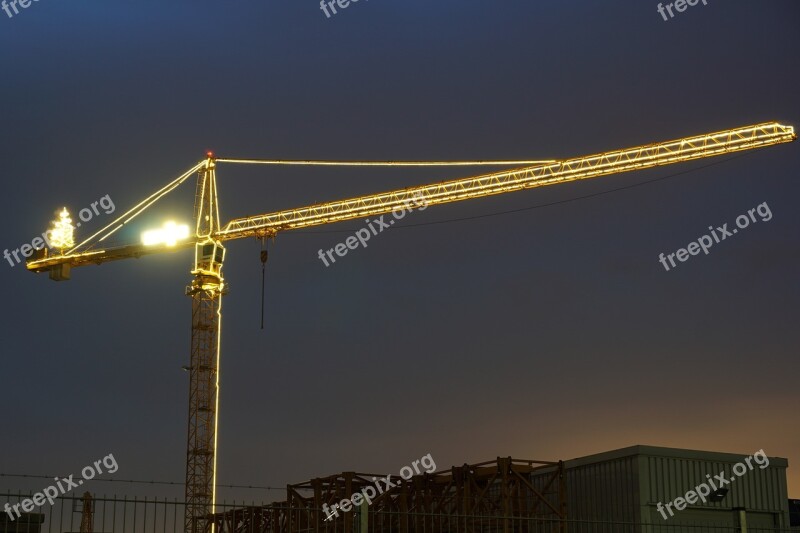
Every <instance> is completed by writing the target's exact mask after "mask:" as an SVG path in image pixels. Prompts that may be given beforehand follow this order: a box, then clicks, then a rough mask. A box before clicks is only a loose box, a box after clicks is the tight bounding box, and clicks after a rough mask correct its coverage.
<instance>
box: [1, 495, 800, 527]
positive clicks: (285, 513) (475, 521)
mask: <svg viewBox="0 0 800 533" xmlns="http://www.w3.org/2000/svg"><path fill="white" fill-rule="evenodd" d="M30 496H31V495H30V494H23V493H15V494H10V493H0V506H2V505H4V504H5V503H6V502H7V503H9V504H11V505H13V504H15V503H19V502H20V501H22V500H24V499H25V498H29V497H30ZM185 507H186V505H185V503H184V502H181V501H178V500H177V499H173V500H169V499H166V498H164V499H159V498H147V497H144V498H127V497H118V496H116V495H115V496H111V497H107V496H96V497H92V498H91V500H87V499H84V498H82V497H80V496H62V497H60V498H57V499H56V501H55V503H54V504H53V505H49V504H48V503H47V502H45V504H44V505H43V506H42V507H40V508H38V509H36V510H34V511H33V512H32V513H25V514H23V515H22V517H20V518H16V515H14V516H15V519H14V520H11V518H10V517H9V515H8V513H6V512H3V513H2V514H0V533H79V532H85V533H89V532H91V533H180V532H182V531H183V527H184V522H183V515H184V510H185ZM362 510H363V511H364V512H361V511H362ZM351 513H352V514H351V516H350V517H349V518H350V519H349V520H348V521H345V520H344V519H343V517H339V518H335V517H334V518H333V519H331V520H325V516H326V515H325V514H324V513H323V511H322V510H321V509H309V508H302V509H301V508H289V507H285V506H281V505H280V504H278V505H269V506H263V505H260V504H259V505H256V504H255V503H254V502H230V503H227V502H222V503H218V504H217V513H216V514H215V515H214V516H213V518H212V520H210V521H209V523H208V525H207V528H206V530H207V531H209V532H210V530H211V527H212V526H213V529H214V533H311V532H319V533H457V532H458V533H460V532H464V533H798V532H800V528H791V529H788V528H784V529H781V528H778V527H747V526H746V525H743V524H730V523H728V524H713V523H691V524H687V523H671V522H670V521H664V522H662V523H633V522H603V521H585V520H574V519H566V520H562V519H544V518H535V517H521V516H504V515H502V513H499V512H498V513H492V512H491V511H490V510H484V511H482V512H481V513H479V514H450V513H421V512H414V511H408V512H397V511H380V510H379V511H372V510H371V509H369V508H368V507H366V506H364V505H362V506H361V507H360V508H356V509H354V510H353V511H352V512H351ZM345 524H347V530H346V529H345ZM743 526H744V527H743Z"/></svg>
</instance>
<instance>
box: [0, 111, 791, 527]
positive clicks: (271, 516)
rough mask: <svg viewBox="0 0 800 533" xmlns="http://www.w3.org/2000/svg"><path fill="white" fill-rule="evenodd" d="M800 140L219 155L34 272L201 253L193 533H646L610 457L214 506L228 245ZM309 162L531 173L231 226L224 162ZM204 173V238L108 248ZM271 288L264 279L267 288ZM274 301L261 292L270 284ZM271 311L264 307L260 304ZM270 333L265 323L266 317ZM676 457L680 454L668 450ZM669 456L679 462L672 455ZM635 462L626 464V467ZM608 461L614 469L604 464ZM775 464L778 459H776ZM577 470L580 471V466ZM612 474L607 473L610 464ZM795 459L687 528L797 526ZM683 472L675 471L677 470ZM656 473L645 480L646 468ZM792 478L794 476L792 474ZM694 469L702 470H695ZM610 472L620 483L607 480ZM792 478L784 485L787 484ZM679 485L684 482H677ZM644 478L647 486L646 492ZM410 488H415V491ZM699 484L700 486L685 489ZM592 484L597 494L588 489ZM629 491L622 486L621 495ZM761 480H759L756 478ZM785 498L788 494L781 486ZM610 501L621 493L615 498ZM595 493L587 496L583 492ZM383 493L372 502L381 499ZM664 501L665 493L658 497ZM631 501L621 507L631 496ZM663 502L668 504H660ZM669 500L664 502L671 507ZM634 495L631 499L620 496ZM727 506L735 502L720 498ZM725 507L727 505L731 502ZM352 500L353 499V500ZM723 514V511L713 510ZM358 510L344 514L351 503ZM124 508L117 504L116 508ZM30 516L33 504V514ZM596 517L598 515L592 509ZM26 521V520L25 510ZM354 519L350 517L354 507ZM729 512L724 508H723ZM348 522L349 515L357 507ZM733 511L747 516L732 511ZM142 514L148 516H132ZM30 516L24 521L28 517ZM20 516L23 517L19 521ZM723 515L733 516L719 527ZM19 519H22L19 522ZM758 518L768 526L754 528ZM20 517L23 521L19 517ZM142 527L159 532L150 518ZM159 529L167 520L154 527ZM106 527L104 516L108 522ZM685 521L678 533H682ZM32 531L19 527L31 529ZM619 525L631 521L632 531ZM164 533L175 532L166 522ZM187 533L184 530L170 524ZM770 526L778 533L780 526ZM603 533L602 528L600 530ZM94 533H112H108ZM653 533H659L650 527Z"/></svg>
mask: <svg viewBox="0 0 800 533" xmlns="http://www.w3.org/2000/svg"><path fill="white" fill-rule="evenodd" d="M795 139H796V134H795V132H794V128H793V127H792V126H787V125H783V124H779V123H775V122H771V123H764V124H757V125H752V126H744V127H738V128H734V129H730V130H726V131H720V132H712V133H707V134H702V135H696V136H691V137H686V138H681V139H676V140H669V141H663V142H657V143H652V144H646V145H642V146H637V147H633V148H624V149H620V150H614V151H610V152H605V153H600V154H593V155H588V156H582V157H576V158H572V159H565V160H545V161H490V162H477V161H473V162H468V161H458V162H445V161H429V162H420V161H408V162H396V161H395V162H381V161H352V162H347V161H295V160H252V159H232V158H219V157H216V156H215V155H214V154H212V153H209V154H208V157H207V158H206V159H205V160H203V161H200V162H199V163H197V164H196V165H194V166H193V167H191V168H190V169H189V170H187V171H186V172H184V173H183V174H181V175H180V176H178V177H177V178H176V179H174V180H173V181H171V182H169V183H168V184H167V185H165V186H164V187H163V188H161V189H159V190H158V191H156V192H154V193H153V194H151V195H149V196H147V197H146V198H144V199H143V200H141V201H140V202H138V203H136V204H135V205H134V206H133V207H132V208H130V209H128V210H127V211H126V212H124V213H122V214H121V215H119V216H118V217H117V218H116V219H115V220H113V221H112V222H110V223H109V224H107V225H106V226H105V227H103V228H102V229H100V230H99V231H97V232H96V233H94V234H93V235H91V236H89V237H88V238H86V239H85V240H83V241H81V242H79V243H77V244H76V242H75V239H74V236H73V230H74V228H73V226H72V223H71V218H70V214H69V213H68V212H67V211H66V209H64V210H63V211H62V212H61V214H60V219H59V220H57V221H55V222H54V227H53V231H52V232H51V235H50V238H51V241H52V242H53V244H54V247H55V248H56V249H58V250H59V253H48V251H47V250H48V249H47V248H42V249H41V250H39V251H37V253H36V254H34V256H33V257H32V258H31V259H30V260H29V261H28V263H27V268H28V270H30V271H31V272H34V273H47V274H48V275H49V277H50V279H51V280H54V281H60V282H63V281H68V280H69V279H70V278H71V275H72V271H73V269H75V268H77V267H83V266H86V265H99V264H103V263H106V262H110V261H117V260H124V259H130V258H138V257H141V256H144V255H149V254H156V253H165V252H174V251H176V250H181V249H187V248H188V249H192V250H193V251H194V268H193V269H192V270H191V275H192V278H191V282H190V284H189V285H188V287H187V288H186V294H187V295H188V296H189V297H190V298H191V300H192V321H191V323H192V330H191V333H192V335H191V351H190V365H189V367H188V368H187V370H188V372H189V431H188V440H187V455H186V457H187V461H186V481H185V502H184V503H183V508H182V511H183V516H184V520H183V528H182V529H183V530H185V531H186V533H205V532H209V531H211V532H215V531H219V532H231V533H233V532H242V533H244V532H249V531H258V532H268V531H274V532H281V533H300V532H305V531H325V532H347V533H349V532H352V531H375V532H380V533H389V532H398V533H406V532H411V531H413V532H422V531H436V532H439V531H486V532H494V531H502V532H510V531H537V532H538V531H542V532H545V531H546V532H551V531H552V532H559V533H566V532H567V531H582V529H581V526H580V524H581V520H591V521H597V520H600V521H605V522H608V523H610V524H613V526H609V527H611V529H610V530H611V531H622V530H623V529H624V530H625V531H628V530H630V531H642V530H643V529H641V528H642V527H643V526H641V524H652V526H648V527H657V525H658V520H657V517H656V516H654V515H653V513H652V510H651V509H650V508H649V506H652V505H653V503H654V502H655V501H658V500H654V499H653V498H654V496H647V497H646V500H642V499H641V498H642V497H643V496H644V492H643V487H642V485H643V482H642V481H641V479H647V478H648V477H649V474H648V471H647V468H644V466H646V465H639V464H636V463H630V457H622V458H620V457H616V456H614V457H612V458H611V459H610V460H609V461H610V463H611V464H613V465H616V466H618V467H619V468H620V469H621V470H619V471H615V470H613V469H612V470H610V471H607V470H604V469H602V468H601V470H600V473H594V470H593V469H589V470H588V471H589V472H591V473H592V474H591V475H590V476H588V477H586V475H585V474H583V473H582V472H584V471H586V470H585V469H584V468H583V467H578V466H576V467H575V468H570V467H569V466H565V463H564V462H563V461H562V460H551V461H540V460H519V459H514V458H511V457H506V458H499V457H498V458H497V459H496V460H494V461H490V462H484V463H477V464H465V465H463V466H460V467H452V468H451V469H449V470H445V471H441V472H435V473H424V474H418V475H416V476H413V477H410V478H409V479H407V480H400V482H398V485H397V486H389V485H387V487H386V490H385V491H381V493H379V494H374V495H372V496H373V498H370V499H371V500H372V501H370V502H361V504H360V505H359V506H357V507H358V509H354V510H353V511H352V512H342V513H339V512H335V513H334V514H329V513H327V511H324V509H327V508H328V507H329V506H333V505H336V504H337V502H342V501H343V500H344V499H346V498H347V497H348V496H349V495H351V494H355V493H359V492H360V491H363V490H364V489H365V488H366V487H367V486H371V485H373V484H374V483H375V481H376V479H379V478H384V477H385V476H389V475H387V474H364V473H356V472H343V473H341V474H339V475H335V476H329V477H322V478H316V479H312V480H309V481H307V482H304V483H299V484H294V485H289V486H288V487H287V489H286V497H285V499H284V500H282V501H279V502H276V503H273V504H269V505H266V506H250V507H246V508H233V509H224V507H225V506H224V505H223V506H220V505H218V502H217V497H216V488H217V482H216V475H217V468H216V458H217V442H218V437H219V435H218V430H217V426H218V413H219V409H220V393H219V369H220V363H221V348H220V346H221V342H220V338H221V334H222V327H221V324H222V320H221V318H222V311H221V309H222V307H221V303H222V298H223V295H224V294H225V293H226V292H227V286H226V282H225V280H224V278H223V275H222V267H223V262H224V259H225V251H226V250H225V246H224V243H225V242H226V241H229V240H233V239H241V238H255V239H258V240H260V241H261V243H262V254H261V262H262V276H263V267H264V265H265V264H266V262H267V259H268V251H267V248H266V246H267V242H268V241H269V240H270V239H273V238H275V236H276V235H277V234H278V233H279V232H286V231H291V230H295V229H301V228H307V227H313V226H320V225H327V224H333V223H337V222H341V221H346V220H353V219H358V218H365V217H375V216H380V215H384V214H387V213H394V212H397V211H399V210H404V209H413V208H414V207H420V206H421V205H424V206H425V208H427V207H430V206H435V205H440V204H447V203H452V202H460V201H465V200H471V199H477V198H483V197H487V196H492V195H498V194H507V193H512V192H516V191H522V190H526V189H531V188H536V187H543V186H548V185H557V184H562V183H568V182H572V181H577V180H586V179H593V178H599V177H603V176H608V175H612V174H617V173H622V172H631V171H637V170H642V169H646V168H652V167H656V166H663V165H672V164H678V163H684V162H687V161H692V160H697V159H704V158H710V157H716V156H720V155H726V154H732V153H736V152H740V151H749V150H756V149H761V148H766V147H770V146H774V145H777V144H782V143H787V142H792V141H794V140H795ZM226 164H228V165H236V164H244V165H306V166H330V165H341V166H365V165H366V166H387V167H390V166H453V165H458V166H460V165H479V164H492V165H514V164H524V165H526V166H523V167H520V168H515V169H512V170H505V171H500V172H493V173H489V174H483V175H479V176H475V177H467V178H462V179H456V180H452V181H445V182H440V183H433V184H429V185H421V186H416V187H409V188H404V189H399V190H394V191H389V192H385V193H378V194H370V195H366V196H360V197H356V198H351V199H346V200H337V201H333V202H328V203H322V204H314V205H310V206H307V207H300V208H295V209H290V210H284V211H279V212H275V213H268V214H263V215H257V216H250V217H246V218H238V219H233V220H230V221H228V222H227V223H226V222H223V221H222V220H220V214H219V213H220V209H219V200H218V195H217V179H216V172H217V167H218V166H219V165H226ZM195 176H196V194H195V205H194V215H195V216H194V219H195V224H194V228H193V229H190V228H188V227H187V226H183V227H181V226H178V225H176V224H175V223H174V222H172V221H170V222H167V223H165V225H164V226H163V227H162V228H161V229H159V230H154V231H150V232H148V233H146V234H144V235H143V242H142V243H141V244H131V245H126V246H122V247H110V248H105V247H103V245H102V243H103V241H105V240H106V239H107V238H108V237H110V236H111V235H113V234H114V233H115V232H117V231H119V230H120V229H121V228H123V227H125V226H126V225H127V224H129V223H130V222H131V221H132V220H134V219H135V218H136V217H137V216H139V215H140V214H141V213H142V212H144V211H145V210H146V209H148V208H149V207H151V206H152V205H154V204H156V202H158V201H159V200H161V199H162V198H163V197H165V196H166V195H167V194H169V193H170V192H172V191H173V190H175V189H176V188H178V187H179V186H180V185H182V184H183V183H184V182H186V181H188V180H189V179H190V178H192V177H195ZM262 283H263V278H262ZM262 291H263V286H262ZM262 305H263V303H262ZM262 323H263V318H262ZM667 451H669V450H667ZM631 453H632V454H633V456H634V457H636V458H637V460H638V456H640V455H643V454H645V455H646V454H648V453H650V454H659V453H661V451H659V449H653V450H649V449H645V450H639V449H638V447H637V448H636V450H633V451H632V452H631ZM612 455H613V454H612ZM668 456H669V454H668ZM677 457H678V458H679V459H680V460H679V459H678V458H672V459H670V461H672V463H675V464H679V463H681V461H709V460H710V459H709V458H708V457H706V456H704V455H703V454H702V453H700V455H696V454H694V455H693V454H691V453H690V454H689V455H688V456H686V455H683V456H681V455H680V454H679V455H678V456H677ZM733 459H734V458H733V457H732V456H722V457H717V458H716V459H715V460H716V461H717V462H729V463H730V462H732V461H733ZM626 461H628V462H626ZM606 462H608V461H606ZM773 463H774V462H773ZM571 464H575V465H578V464H581V460H580V459H578V460H575V461H573V462H572V463H571ZM601 464H605V463H601ZM786 466H787V464H786V462H785V460H784V461H783V462H782V463H781V462H779V463H778V464H773V467H772V469H771V470H769V471H768V473H772V472H775V475H776V476H777V477H776V478H775V479H774V480H772V481H770V482H769V483H767V485H768V486H770V487H773V488H777V489H778V492H777V493H776V494H774V495H773V494H770V495H769V498H768V500H769V501H770V504H769V505H767V506H766V507H763V506H761V507H759V505H760V502H761V500H756V501H747V494H749V493H745V494H743V495H742V496H737V493H738V491H734V492H733V494H732V496H731V497H730V498H729V499H728V501H730V500H734V499H735V500H736V503H735V504H732V506H722V508H724V512H723V513H722V514H717V513H716V512H714V513H713V514H714V517H713V519H709V516H703V515H702V514H700V515H698V516H696V517H694V519H693V520H689V521H688V522H686V521H685V520H684V521H683V522H686V524H688V525H684V526H682V527H689V526H690V525H694V524H695V523H702V522H703V521H704V520H705V521H708V522H710V523H714V524H724V523H726V522H728V523H729V525H730V526H731V527H739V528H740V530H741V531H743V532H744V531H745V530H746V527H747V526H746V525H745V524H747V523H748V522H747V518H746V516H747V513H751V514H752V513H755V515H754V516H753V517H751V518H750V519H749V524H750V526H749V527H750V529H749V530H750V531H757V530H758V529H757V528H758V527H765V528H767V529H765V531H766V530H769V531H773V530H775V529H774V528H779V529H780V528H784V529H785V528H787V527H789V518H788V496H787V495H786V490H785V487H786V482H785V467H786ZM670 468H672V467H670ZM643 469H644V470H645V471H642V470H643ZM781 469H783V470H781ZM692 470H694V469H692ZM609 472H610V473H609ZM781 472H783V479H781V477H780V476H781ZM667 477H668V478H670V479H672V478H673V477H674V476H673V475H671V474H670V476H667ZM634 480H635V482H634ZM403 481H405V482H403ZM686 482H687V484H686V485H687V486H690V485H689V483H690V482H691V479H687V480H686ZM587 483H588V485H586V484H587ZM614 483H621V484H622V485H621V486H618V487H617V486H614ZM754 483H755V481H754ZM781 487H782V489H781ZM606 490H608V491H609V492H610V493H613V494H615V495H617V496H616V497H614V498H611V499H608V500H605V502H604V495H605V493H606ZM584 491H589V494H584ZM373 492H374V491H373ZM656 492H657V491H656ZM625 494H628V495H629V501H626V502H624V503H623V500H624V498H623V495H625ZM659 496H662V495H661V494H659ZM662 497H663V496H662ZM619 498H623V499H619ZM722 499H723V500H724V498H722ZM81 501H82V502H83V504H82V507H81V513H82V520H81V524H82V525H81V529H80V530H81V532H84V533H91V532H92V531H95V529H94V528H95V526H94V524H95V522H96V517H95V516H94V511H93V508H94V505H96V504H95V503H93V502H92V501H91V495H87V496H86V498H85V499H84V500H81ZM587 501H592V502H604V503H601V504H599V505H598V506H597V507H594V505H595V504H593V506H592V507H586V502H587ZM721 501H722V500H721ZM343 503H345V502H343ZM715 503H719V502H715ZM345 504H346V503H345ZM114 507H115V508H116V503H115V505H114ZM23 509H24V507H23ZM588 509H592V511H591V512H589V511H588ZM15 510H16V509H15ZM343 510H344V506H343ZM712 510H713V511H719V510H720V506H716V507H715V506H712ZM348 511H349V509H348ZM734 511H735V512H734ZM132 514H133V516H134V517H135V516H137V511H136V510H134V511H133V513H132ZM18 515H19V513H18ZM688 515H689V513H686V514H685V515H684V516H688ZM9 516H12V514H11V513H9ZM720 516H721V517H722V518H720ZM18 517H19V518H21V516H18ZM756 517H757V518H756ZM12 518H13V516H12ZM142 520H144V521H145V522H146V521H147V518H146V517H142ZM156 520H157V519H156ZM102 521H103V522H104V521H105V517H104V518H103V520H102ZM683 522H682V521H680V520H674V521H673V522H672V525H671V526H670V527H676V526H675V524H676V523H683ZM20 524H21V522H16V523H13V521H12V522H10V523H8V524H7V525H6V531H11V530H13V529H9V528H10V527H19V526H20ZM620 524H628V525H629V526H627V525H626V526H625V528H623V529H619V528H620V527H622V526H621V525H620ZM164 527H166V524H164ZM172 527H173V528H175V527H177V525H176V524H175V523H173V524H172ZM771 528H772V529H771ZM591 530H592V531H599V530H598V529H596V527H595V526H594V525H593V526H592V529H591ZM96 531H104V529H103V527H102V526H101V528H100V529H97V530H96ZM648 531H649V529H648Z"/></svg>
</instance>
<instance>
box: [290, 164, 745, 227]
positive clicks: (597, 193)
mask: <svg viewBox="0 0 800 533" xmlns="http://www.w3.org/2000/svg"><path fill="white" fill-rule="evenodd" d="M747 155H752V153H751V152H743V153H740V154H736V155H733V156H731V157H728V158H727V159H721V160H719V161H714V162H713V163H708V164H706V165H703V166H698V167H696V168H691V169H688V170H684V171H682V172H675V173H673V174H667V175H666V176H661V177H659V178H654V179H651V180H647V181H642V182H639V183H632V184H630V185H624V186H622V187H617V188H616V189H609V190H607V191H600V192H596V193H592V194H587V195H584V196H576V197H574V198H566V199H564V200H557V201H555V202H549V203H546V204H538V205H532V206H529V207H520V208H518V209H510V210H507V211H497V212H495V213H484V214H482V215H472V216H468V217H461V218H448V219H444V220H434V221H431V222H420V223H417V224H399V225H396V226H392V227H390V228H388V229H407V228H416V227H420V226H436V225H439V224H450V223H453V222H467V221H470V220H478V219H481V218H489V217H496V216H501V215H510V214H513V213H520V212H523V211H532V210H534V209H539V208H542V207H551V206H554V205H560V204H567V203H570V202H576V201H578V200H586V199H587V198H594V197H597V196H603V195H605V194H611V193H614V192H619V191H624V190H626V189H633V188H635V187H641V186H643V185H649V184H651V183H656V182H658V181H663V180H666V179H670V178H675V177H678V176H683V175H684V174H689V173H691V172H696V171H698V170H703V169H705V168H708V167H713V166H715V165H721V164H723V163H727V162H729V161H733V160H734V159H738V158H740V157H745V156H747ZM320 233H353V230H352V229H349V230H327V231H292V232H291V235H312V234H320Z"/></svg>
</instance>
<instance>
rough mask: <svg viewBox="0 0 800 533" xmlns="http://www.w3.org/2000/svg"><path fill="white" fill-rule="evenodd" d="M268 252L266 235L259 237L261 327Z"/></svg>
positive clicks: (262, 327) (262, 325)
mask: <svg viewBox="0 0 800 533" xmlns="http://www.w3.org/2000/svg"><path fill="white" fill-rule="evenodd" d="M267 259H269V252H268V251H267V240H266V237H261V329H262V330H263V329H264V290H265V288H264V277H265V274H264V273H265V271H266V267H267Z"/></svg>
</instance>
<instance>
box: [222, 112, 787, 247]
mask: <svg viewBox="0 0 800 533" xmlns="http://www.w3.org/2000/svg"><path fill="white" fill-rule="evenodd" d="M794 139H796V135H795V134H794V128H792V127H791V126H784V125H781V124H778V123H775V122H772V123H766V124H758V125H755V126H746V127H742V128H737V129H732V130H725V131H721V132H716V133H711V134H706V135H700V136H696V137H688V138H684V139H677V140H674V141H667V142H662V143H656V144H650V145H645V146H640V147H636V148H629V149H624V150H615V151H611V152H605V153H601V154H596V155H591V156H587V157H580V158H575V159H569V160H564V161H557V162H554V163H551V164H546V165H540V166H535V167H526V168H522V169H514V170H508V171H503V172H495V173H491V174H486V175H483V176H477V177H470V178H462V179H457V180H451V181H445V182H441V183H435V184H431V185H423V186H418V187H410V188H406V189H400V190H395V191H389V192H385V193H379V194H373V195H367V196H360V197H357V198H351V199H347V200H339V201H334V202H328V203H323V204H317V205H313V206H308V207H301V208H297V209H290V210H286V211H279V212H276V213H270V214H266V215H259V216H255V217H246V218H239V219H234V220H232V221H230V222H229V223H228V224H227V225H226V226H225V227H224V228H223V229H222V230H221V231H220V232H219V233H218V234H217V235H216V237H217V238H219V239H220V240H231V239H238V238H242V237H250V236H259V235H264V234H275V233H277V232H279V231H285V230H291V229H298V228H305V227H310V226H317V225H321V224H329V223H332V222H339V221H343V220H352V219H356V218H363V217H367V216H374V215H379V214H383V213H388V212H390V211H393V210H396V209H402V208H405V207H406V206H407V205H408V204H409V203H412V204H413V203H414V202H415V198H420V197H421V198H423V199H424V201H425V203H426V204H427V205H437V204H444V203H449V202H457V201H461V200H468V199H471V198H480V197H484V196H489V195H494V194H501V193H506V192H512V191H518V190H522V189H528V188H534V187H541V186H545V185H552V184H555V183H566V182H570V181H576V180H580V179H587V178H594V177H599V176H605V175H609V174H615V173H619V172H628V171H632V170H640V169H645V168H652V167H655V166H660V165H667V164H673V163H679V162H684V161H691V160H694V159H700V158H705V157H713V156H716V155H721V154H726V153H733V152H739V151H742V150H751V149H755V148H761V147H765V146H772V145H776V144H779V143H784V142H790V141H793V140H794Z"/></svg>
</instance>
